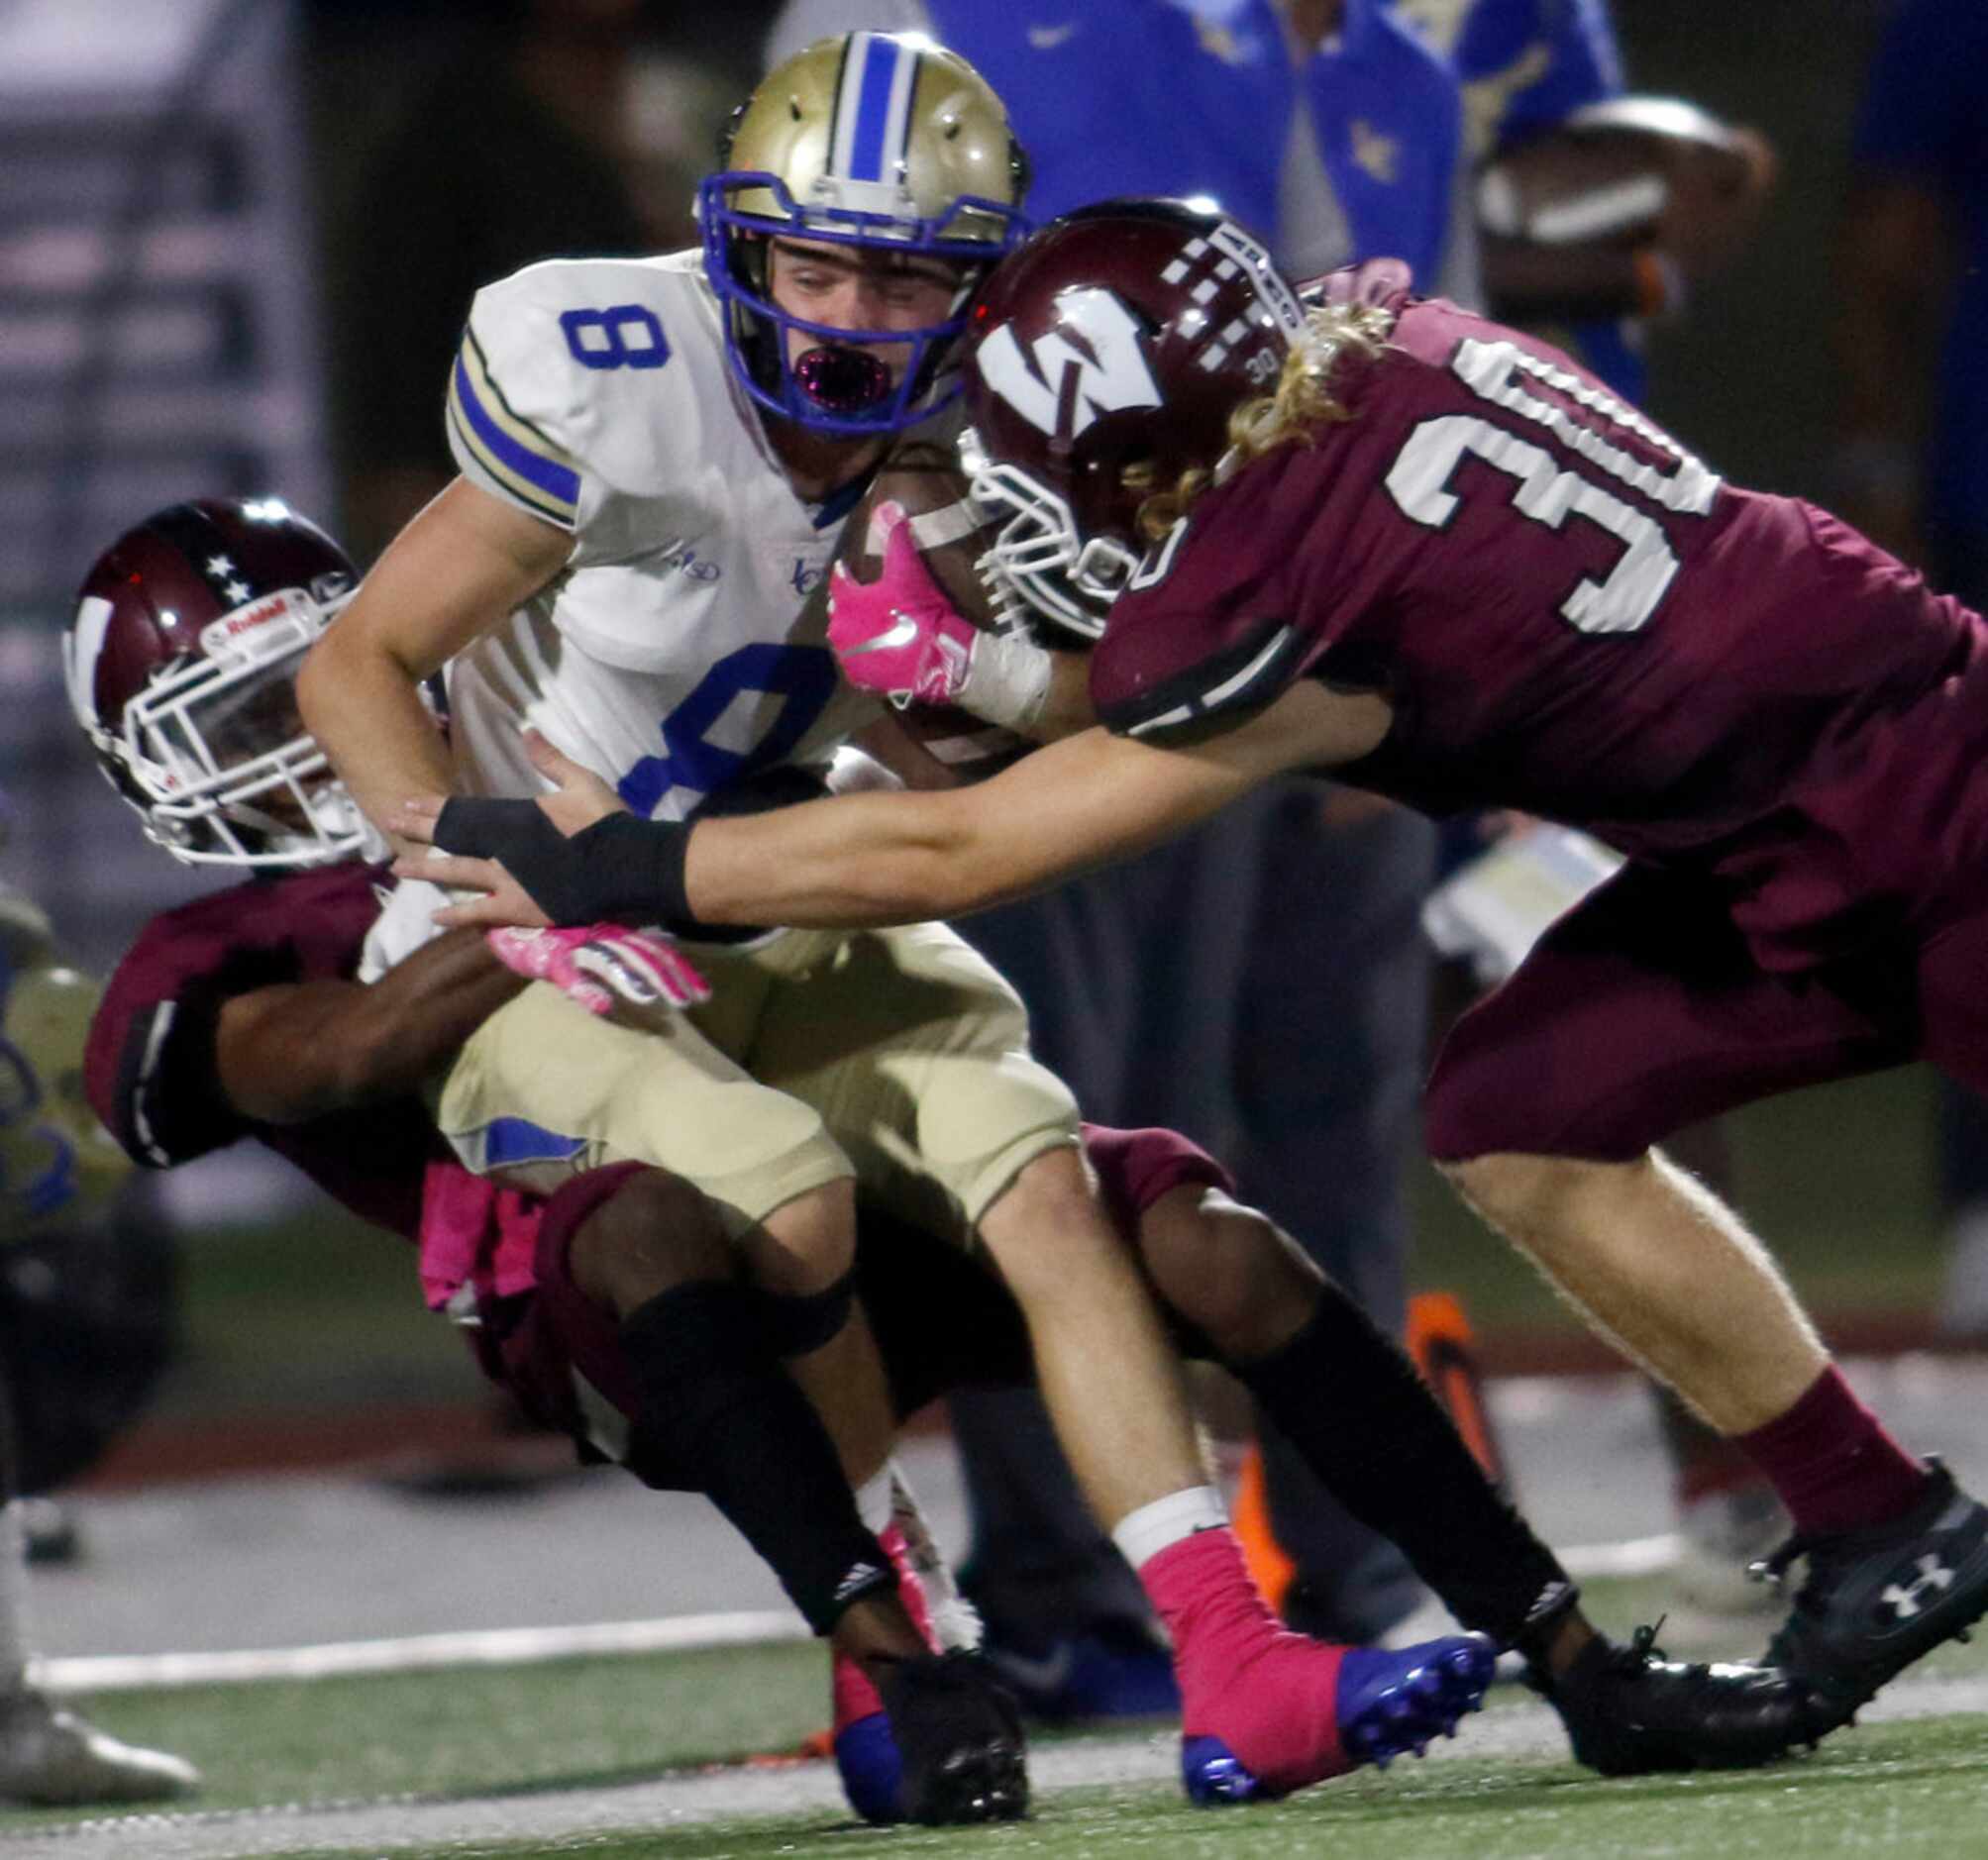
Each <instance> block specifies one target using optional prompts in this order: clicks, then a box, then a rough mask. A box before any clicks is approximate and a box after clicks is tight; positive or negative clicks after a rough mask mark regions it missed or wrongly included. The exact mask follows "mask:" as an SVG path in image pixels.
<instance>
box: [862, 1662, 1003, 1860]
mask: <svg viewBox="0 0 1988 1860" xmlns="http://www.w3.org/2000/svg"><path fill="white" fill-rule="evenodd" d="M877 1690H878V1691H879V1692H880V1693H882V1694H883V1696H884V1709H885V1710H886V1711H887V1712H888V1713H889V1718H890V1729H891V1732H892V1733H893V1735H894V1736H895V1737H896V1739H897V1749H898V1751H899V1753H900V1754H901V1756H902V1758H903V1764H904V1770H903V1780H902V1782H901V1784H900V1785H899V1790H898V1799H899V1804H900V1806H901V1808H902V1809H903V1813H904V1818H905V1819H906V1820H909V1821H923V1822H925V1823H927V1824H928V1825H942V1824H950V1823H953V1822H959V1821H1018V1820H1020V1819H1021V1817H1022V1816H1023V1815H1025V1814H1026V1813H1027V1812H1028V1770H1027V1767H1026V1764H1025V1761H1024V1758H1025V1753H1026V1749H1027V1745H1026V1742H1025V1740H1024V1739H1023V1737H1022V1731H1021V1712H1020V1711H1019V1709H1017V1707H1016V1705H1015V1703H1014V1700H1013V1699H1012V1698H1011V1697H1010V1696H1009V1695H1008V1692H1007V1690H1006V1688H1005V1687H1003V1686H1002V1685H1001V1683H1000V1682H999V1681H998V1680H997V1679H995V1678H994V1674H993V1673H992V1672H991V1671H990V1670H989V1668H988V1665H987V1663H986V1661H984V1660H982V1659H981V1658H980V1657H979V1656H978V1655H977V1654H971V1653H962V1652H953V1653H940V1654H933V1655H930V1656H929V1657H927V1658H924V1659H914V1660H899V1661H897V1662H895V1663H894V1664H893V1665H891V1666H889V1667H887V1668H885V1669H884V1671H883V1672H882V1673H881V1674H880V1675H879V1677H878V1681H877Z"/></svg>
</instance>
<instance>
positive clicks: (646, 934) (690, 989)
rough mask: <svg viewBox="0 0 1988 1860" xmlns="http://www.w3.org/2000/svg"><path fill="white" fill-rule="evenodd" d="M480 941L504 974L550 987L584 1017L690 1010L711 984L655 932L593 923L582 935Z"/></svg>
mask: <svg viewBox="0 0 1988 1860" xmlns="http://www.w3.org/2000/svg"><path fill="white" fill-rule="evenodd" d="M485 941H487V942H488V944H489V946H490V948H491V950H492V951H493V952H494V953H495V955H496V958H497V960H498V961H499V962H500V963H502V964H503V965H504V967H505V968H506V969H509V970H512V971H514V972H515V973H516V974H518V975H521V976H527V977H529V978H530V979H531V980H532V981H534V982H551V983H552V984H553V986H554V987H556V988H557V989H559V991H560V992H561V993H562V994H564V995H565V996H567V998H568V999H569V1000H575V1001H577V1002H578V1003H579V1004H580V1006H582V1007H583V1008H585V1009H586V1011H587V1012H588V1013H589V1014H605V1013H608V1012H610V1011H611V1010H612V1009H613V1007H614V1005H615V1003H616V1002H617V1001H619V1002H622V1003H625V1004H626V1005H627V1006H630V1007H657V1006H663V1007H673V1008H682V1007H694V1006H696V1004H697V1003H698V1002H699V1001H708V1000H709V999H710V998H711V984H710V983H709V982H706V981H705V980H704V978H703V977H702V976H700V975H699V974H698V973H697V972H696V970H695V969H694V968H693V967H692V966H691V963H690V959H689V958H688V957H687V956H685V955H684V954H683V952H682V951H681V950H680V949H679V948H678V947H677V946H676V944H675V943H673V942H672V941H671V940H670V939H669V938H668V937H666V936H664V935H663V934H662V933H661V932H660V931H656V930H631V929H629V928H628V927H627V926H626V925H625V924H618V923H597V924H593V925H590V926H589V927H588V928H586V929H584V930H579V929H573V930H520V929H516V928H513V927H506V928H505V929H502V930H492V931H490V932H489V934H488V936H487V937H486V939H485Z"/></svg>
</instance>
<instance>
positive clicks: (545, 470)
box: [456, 356, 579, 509]
mask: <svg viewBox="0 0 1988 1860" xmlns="http://www.w3.org/2000/svg"><path fill="white" fill-rule="evenodd" d="M456 393H457V397H458V399H459V401H460V402H461V404H462V408H463V412H464V414H465V415H466V416H467V418H468V419H469V422H470V426H471V431H472V432H473V433H474V434H475V437H476V438H477V440H478V441H480V442H481V444H482V445H483V446H484V447H485V448H487V449H488V451H489V452H490V453H491V454H493V455H494V456H495V457H496V458H497V459H498V460H500V461H501V462H502V463H503V464H504V465H508V466H509V467H510V468H511V469H512V470H513V471H515V472H516V473H517V474H518V475H519V476H520V477H521V478H524V479H525V480H526V481H527V482H529V483H532V484H536V485H537V486H538V487H539V489H540V490H542V491H544V492H545V494H546V495H547V496H548V497H551V498H554V499H556V500H557V501H558V502H560V503H561V504H564V505H566V506H567V507H568V508H569V509H571V508H574V507H575V506H576V505H577V504H578V502H579V473H578V472H577V471H575V470H574V469H573V468H572V467H571V466H569V465H555V464H554V463H553V462H552V461H551V460H550V459H544V458H541V457H540V456H539V455H538V454H537V453H535V452H532V451H531V450H530V449H529V448H527V447H525V446H521V445H520V444H519V443H518V442H517V441H516V440H515V439H513V438H512V437H511V436H510V434H508V433H507V432H505V431H504V429H503V428H502V427H501V426H499V425H498V424H497V423H496V421H495V420H493V419H491V417H490V415H489V413H488V412H487V411H486V410H485V408H484V406H483V403H482V402H481V401H480V400H478V399H477V398H476V390H475V387H474V386H473V385H472V384H471V379H470V370H469V369H468V368H467V367H466V366H465V365H464V363H463V359H462V357H461V356H458V357H457V359H456Z"/></svg>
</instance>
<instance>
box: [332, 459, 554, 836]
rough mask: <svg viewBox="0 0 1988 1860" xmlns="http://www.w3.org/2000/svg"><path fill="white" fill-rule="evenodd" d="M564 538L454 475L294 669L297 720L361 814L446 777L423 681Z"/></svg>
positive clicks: (495, 618) (378, 819) (527, 592)
mask: <svg viewBox="0 0 1988 1860" xmlns="http://www.w3.org/2000/svg"><path fill="white" fill-rule="evenodd" d="M572 548H573V538H572V537H571V536H570V535H569V534H568V533H567V532H566V531H564V530H562V529H560V528H558V527H557V526H556V525H554V524H551V523H547V522H544V521H542V520H541V519H539V518H537V517H534V516H531V515H529V514H527V513H526V512H525V511H522V510H519V509H517V508H515V507H514V506H512V505H510V504H507V503H505V502H503V501H502V500H501V499H499V498H497V497H495V496H493V495H491V493H489V492H488V491H485V490H482V489H480V488H479V487H478V486H476V485H474V484H471V483H470V482H469V481H468V480H467V479H464V478H458V479H457V480H456V481H455V482H454V483H453V484H451V485H450V486H449V488H448V489H447V490H445V491H444V492H443V493H442V494H441V495H440V496H439V497H437V498H436V499H435V501H434V502H433V503H431V504H430V505H429V506H428V507H427V508H426V509H425V510H423V511H422V512H421V514H420V515H419V516H417V517H416V518H415V519H414V521H413V522H412V523H410V524H409V525H408V526H407V528H406V529H405V530H403V531H402V532H401V533H400V535H399V536H398V537H397V538H396V539H395V541H394V542H393V544H392V545H391V547H390V548H388V550H387V552H386V554H385V555H384V556H382V557H381V558H380V559H379V562H378V563H377V565H376V566H375V567H374V568H373V569H372V571H371V573H369V574H368V575H367V576H366V580H365V582H364V583H363V584H362V586H361V588H360V590H359V592H358V593H357V594H356V595H355V596H354V597H353V600H352V604H351V605H350V606H349V607H347V608H346V610H345V612H344V613H343V614H341V615H340V616H339V622H338V625H337V626H336V627H334V628H332V629H331V630H330V631H329V632H327V633H326V634H325V636H324V637H323V638H322V639H321V640H320V641H319V642H318V643H317V645H316V646H314V647H313V648H312V649H311V652H310V655H309V656H308V657H307V658H306V659H305V661H304V664H303V668H302V670H301V671H300V672H298V674H297V701H298V705H299V707H300V708H301V710H302V712H303V718H304V723H305V726H306V727H307V728H308V729H309V730H310V732H311V733H312V735H314V736H315V737H316V738H317V739H318V741H319V742H320V743H321V744H323V746H324V749H325V752H326V754H327V755H329V756H330V758H331V760H332V764H333V766H334V767H335V768H336V769H337V771H338V773H339V774H340V775H341V776H343V777H344V779H345V782H346V785H347V786H348V787H349V788H350V789H351V791H352V795H353V798H354V799H355V800H357V801H358V803H359V805H360V807H361V808H362V809H363V810H364V811H365V813H366V816H367V818H369V819H370V820H372V821H373V822H374V823H375V824H376V825H379V826H380V827H382V828H383V829H384V830H386V831H388V832H390V831H391V828H390V827H389V826H388V825H387V817H388V815H389V814H390V813H391V812H392V810H393V805H394V803H395V802H396V801H397V800H398V799H399V798H400V797H401V796H402V795H403V794H407V793H411V792H416V791H421V790H426V789H431V788H434V789H442V790H447V789H448V788H449V787H450V786H452V785H453V780H454V776H453V773H452V771H451V768H450V762H449V754H448V750H447V747H446V746H445V744H444V743H443V740H442V738H441V735H440V734H439V733H438V732H437V730H436V728H435V723H434V719H433V718H432V717H430V715H429V714H428V709H427V706H426V705H425V704H424V703H423V701H422V697H421V680H422V679H423V678H425V677H427V676H428V675H429V674H430V673H432V672H436V671H438V670H440V668H441V667H442V666H443V665H444V664H445V663H446V662H447V661H448V660H449V659H450V658H452V657H453V656H454V655H455V654H457V653H459V652H461V651H462V650H463V648H465V647H466V646H468V645H469V644H470V643H471V641H472V640H475V639H477V638H478V637H480V636H481V635H482V634H484V633H486V632H488V631H489V630H490V629H491V628H492V627H494V626H496V625H497V624H499V623H500V622H501V621H502V620H503V619H504V618H505V617H506V616H507V615H508V614H510V613H511V612H513V611H514V610H515V609H516V608H517V607H519V606H520V605H522V604H523V602H525V601H526V600H528V599H530V597H531V596H532V595H533V594H535V593H537V592H538V591H539V589H540V588H542V587H544V586H545V584H546V583H547V582H548V581H550V580H551V579H552V578H553V577H554V576H555V575H556V574H558V573H559V571H560V570H561V568H564V567H565V566H566V561H567V557H568V555H569V554H570V553H571V551H572Z"/></svg>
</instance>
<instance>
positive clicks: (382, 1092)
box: [214, 930, 525, 1124]
mask: <svg viewBox="0 0 1988 1860" xmlns="http://www.w3.org/2000/svg"><path fill="white" fill-rule="evenodd" d="M524 985H525V984H524V979H523V978H522V977H521V976H517V975H514V974H512V973H511V971H510V970H508V969H506V968H505V967H504V966H503V965H502V964H501V963H499V962H498V961H497V959H496V958H495V957H494V956H492V955H491V953H490V949H489V945H488V944H487V943H486V942H485V940H484V939H483V937H481V936H480V935H478V934H477V933H476V932H475V931H472V930H459V931H455V932H452V933H451V934H450V935H448V936H443V937H438V938H436V939H435V940H434V941H433V942H432V943H429V944H427V945H425V946H424V947H423V948H421V949H419V950H416V951H415V952H414V954H413V955H411V956H410V957H408V958H407V960H406V961H405V962H403V963H400V964H398V965H397V966H396V967H394V968H393V969H390V970H389V971H387V973H386V974H385V975H384V976H382V977H381V978H380V980H379V981H378V982H375V983H373V984H372V985H370V986H367V985H366V983H364V982H331V981H321V982H279V983H274V984H272V985H270V986H267V987H262V988H252V989H251V990H249V992H247V993H246V994H237V995H233V996H231V997H230V998H229V999H228V1000H227V1001H226V1002H225V1003H224V1004H223V1005H222V1008H221V1014H220V1019H219V1021H218V1023H217V1025H216V1028H215V1034H214V1070H215V1075H216V1077H217V1078H218V1080H219V1082H220V1085H221V1090H222V1094H223V1095H224V1096H225V1097H226V1098H227V1100H228V1102H229V1104H230V1105H231V1106H233V1107H234V1109H235V1110H236V1111H237V1112H239V1113H240V1114H241V1115H242V1116H244V1117H249V1118H253V1119H255V1120H256V1121H257V1122H259V1123H265V1124H301V1123H306V1122H308V1121H309V1120H310V1119H311V1118H313V1117H322V1116H325V1115H327V1114H328V1113H330V1112H332V1111H339V1110H346V1109H350V1108H351V1107H352V1106H354V1105H357V1104H364V1103H368V1102H371V1101H373V1100H376V1099H379V1098H384V1097H393V1096H397V1095H399V1094H401V1093H403V1092H407V1091H411V1090H413V1089H414V1088H415V1087H416V1086H417V1085H419V1084H420V1083H421V1081H422V1080H423V1079H424V1078H426V1077H427V1076H428V1075H429V1074H430V1073H431V1072H432V1071H433V1070H434V1069H435V1068H436V1067H437V1066H438V1065H439V1064H440V1063H441V1062H442V1061H443V1060H444V1059H446V1058H447V1057H448V1056H449V1055H450V1054H451V1053H453V1052H455V1050H456V1049H457V1048H458V1047H460V1046H461V1045H462V1044H463V1042H464V1041H465V1040H467V1039H468V1038H469V1037H470V1035H471V1033H473V1032H474V1031H475V1030H476V1029H477V1028H478V1027H479V1026H481V1025H482V1024H483V1022H484V1021H485V1020H486V1019H488V1018H489V1016H490V1015H491V1014H492V1013H494V1012H495V1011H496V1010H497V1009H498V1008H499V1007H501V1006H502V1005H503V1004H504V1003H505V1002H506V1001H508V1000H509V999H510V998H511V997H512V995H514V994H516V993H517V991H518V990H519V989H520V988H522V987H523V986H524Z"/></svg>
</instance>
